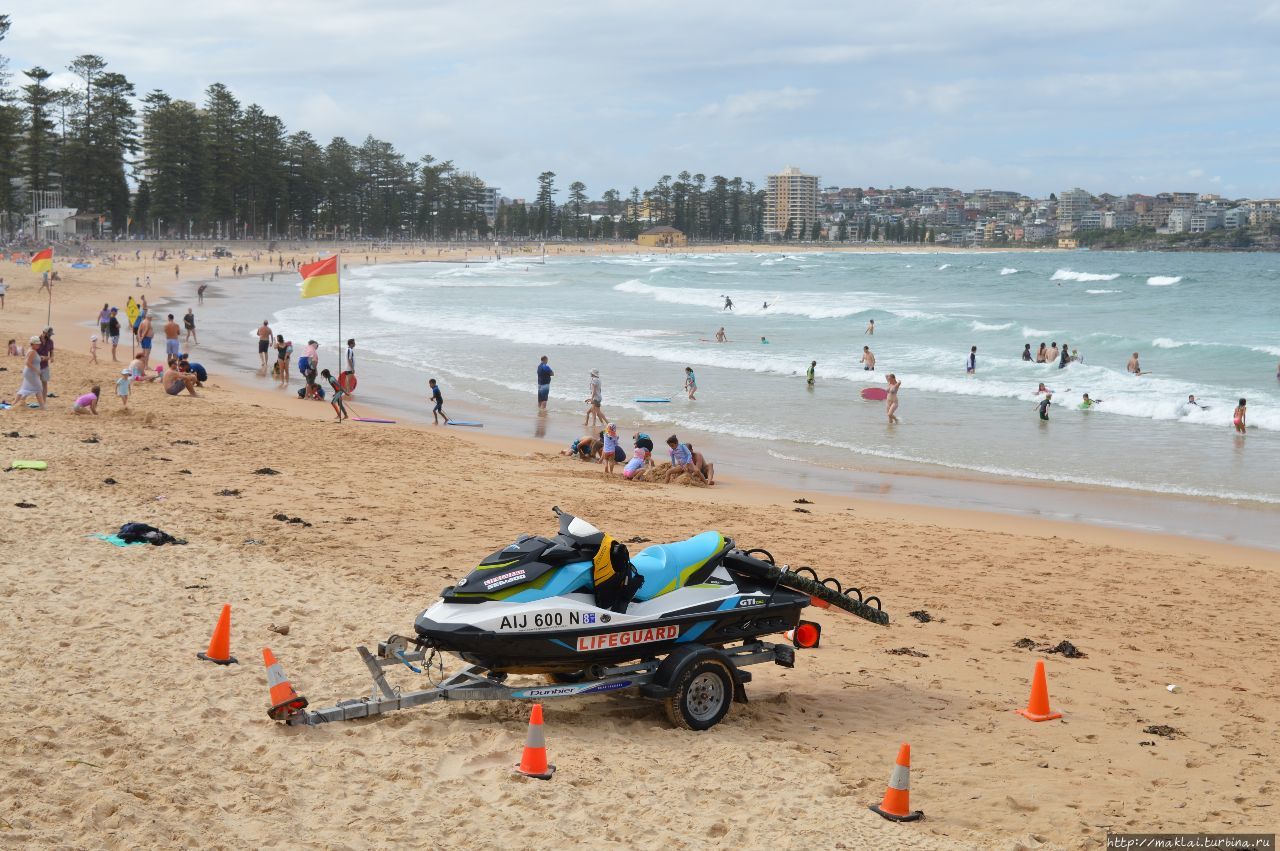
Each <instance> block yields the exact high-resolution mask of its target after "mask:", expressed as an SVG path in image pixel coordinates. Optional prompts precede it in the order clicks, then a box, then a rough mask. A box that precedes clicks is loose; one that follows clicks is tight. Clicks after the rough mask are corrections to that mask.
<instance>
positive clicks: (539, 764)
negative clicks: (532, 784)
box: [516, 703, 556, 780]
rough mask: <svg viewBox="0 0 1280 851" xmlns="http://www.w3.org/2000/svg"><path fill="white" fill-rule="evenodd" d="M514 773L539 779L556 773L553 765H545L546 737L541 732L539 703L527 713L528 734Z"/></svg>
mask: <svg viewBox="0 0 1280 851" xmlns="http://www.w3.org/2000/svg"><path fill="white" fill-rule="evenodd" d="M516 773H517V774H523V775H524V776H525V777H536V778H538V779H539V780H550V779H551V775H553V774H555V773H556V767H555V766H554V765H547V739H546V737H545V736H544V735H543V734H542V704H541V703H535V704H534V705H533V711H532V712H530V713H529V736H528V738H527V739H525V743H524V755H523V756H521V757H520V764H519V765H517V766H516Z"/></svg>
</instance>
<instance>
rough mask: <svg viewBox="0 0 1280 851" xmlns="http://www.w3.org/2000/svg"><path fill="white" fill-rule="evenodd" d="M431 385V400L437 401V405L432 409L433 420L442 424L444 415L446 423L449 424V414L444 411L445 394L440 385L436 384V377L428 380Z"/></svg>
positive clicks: (437, 423)
mask: <svg viewBox="0 0 1280 851" xmlns="http://www.w3.org/2000/svg"><path fill="white" fill-rule="evenodd" d="M427 384H428V385H429V386H430V387H431V401H433V402H435V403H436V404H435V407H434V408H432V409H431V421H432V422H433V423H435V424H436V425H440V420H439V418H440V417H444V424H445V425H448V424H449V415H448V414H446V413H445V412H444V395H443V394H441V392H440V385H439V384H436V380H435V379H434V378H432V379H430V380H428V381H427Z"/></svg>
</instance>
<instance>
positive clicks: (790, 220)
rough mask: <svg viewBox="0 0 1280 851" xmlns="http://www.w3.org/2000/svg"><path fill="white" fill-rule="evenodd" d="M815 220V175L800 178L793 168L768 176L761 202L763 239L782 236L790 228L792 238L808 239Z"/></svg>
mask: <svg viewBox="0 0 1280 851" xmlns="http://www.w3.org/2000/svg"><path fill="white" fill-rule="evenodd" d="M817 220H818V176H817V175H816V174H804V173H803V172H801V171H800V169H798V168H795V167H794V166H787V167H786V168H784V169H783V170H782V171H781V172H780V173H778V174H771V175H769V185H768V188H767V190H766V191H765V202H764V232H765V234H766V235H782V234H785V233H786V232H787V227H788V225H790V226H791V228H792V230H791V234H792V236H794V237H803V238H805V239H808V238H809V234H810V232H811V231H812V229H813V223H814V222H816V221H817Z"/></svg>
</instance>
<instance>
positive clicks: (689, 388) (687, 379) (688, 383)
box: [684, 366, 698, 402]
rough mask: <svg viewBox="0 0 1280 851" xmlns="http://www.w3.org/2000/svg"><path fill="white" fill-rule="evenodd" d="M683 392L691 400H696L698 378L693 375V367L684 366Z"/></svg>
mask: <svg viewBox="0 0 1280 851" xmlns="http://www.w3.org/2000/svg"><path fill="white" fill-rule="evenodd" d="M684 392H685V394H686V395H688V397H689V398H690V399H692V400H693V401H695V402H696V401H698V396H697V394H698V379H696V378H694V377H693V367H691V366H686V367H685V368H684Z"/></svg>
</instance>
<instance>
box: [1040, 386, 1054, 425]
mask: <svg viewBox="0 0 1280 851" xmlns="http://www.w3.org/2000/svg"><path fill="white" fill-rule="evenodd" d="M1052 404H1053V394H1052V393H1046V394H1044V398H1043V399H1041V400H1040V401H1039V402H1037V403H1036V407H1037V408H1039V409H1040V419H1041V420H1043V421H1044V422H1048V421H1049V406H1050V405H1052Z"/></svg>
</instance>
